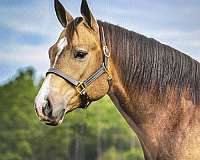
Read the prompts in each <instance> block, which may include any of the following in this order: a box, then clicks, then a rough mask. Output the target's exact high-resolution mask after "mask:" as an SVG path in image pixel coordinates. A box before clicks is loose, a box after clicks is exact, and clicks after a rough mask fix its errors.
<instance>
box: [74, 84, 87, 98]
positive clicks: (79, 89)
mask: <svg viewBox="0 0 200 160" xmlns="http://www.w3.org/2000/svg"><path fill="white" fill-rule="evenodd" d="M75 88H76V90H77V92H78V93H79V94H80V95H84V94H85V92H86V88H85V86H84V83H83V82H79V84H78V85H77V86H75Z"/></svg>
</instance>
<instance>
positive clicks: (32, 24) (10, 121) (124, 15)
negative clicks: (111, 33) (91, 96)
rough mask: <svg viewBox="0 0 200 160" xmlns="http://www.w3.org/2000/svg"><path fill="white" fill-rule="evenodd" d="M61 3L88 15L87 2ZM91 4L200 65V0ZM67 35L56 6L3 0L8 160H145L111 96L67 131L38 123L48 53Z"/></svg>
mask: <svg viewBox="0 0 200 160" xmlns="http://www.w3.org/2000/svg"><path fill="white" fill-rule="evenodd" d="M61 2H62V3H63V4H64V6H65V7H66V8H67V9H68V11H69V12H70V13H71V14H72V15H73V16H80V3H81V0H61ZM88 2H89V5H90V7H91V9H92V12H93V14H94V16H95V17H96V18H97V19H100V20H102V21H107V22H110V23H113V24H118V25H120V26H123V27H125V28H127V29H129V30H133V31H135V32H138V33H141V34H144V35H146V36H148V37H151V38H155V39H157V40H158V41H160V42H162V43H165V44H167V45H170V46H172V47H174V48H176V49H178V50H180V51H182V52H184V53H186V54H188V55H190V56H192V57H193V58H195V59H196V60H199V61H200V53H199V51H200V1H199V0H190V1H183V0H167V1H166V0H153V1H149V0H113V1H111V0H88ZM61 31H62V27H61V25H60V24H59V22H58V20H57V18H56V15H55V12H54V7H53V0H1V1H0V114H1V116H0V122H1V123H0V160H27V159H28V160H41V159H42V160H45V159H48V160H55V159H56V160H63V159H66V160H94V159H96V160H133V159H134V160H142V159H143V154H142V150H141V148H140V144H139V142H138V140H137V138H136V136H135V134H134V133H133V132H132V131H131V129H130V128H129V127H128V125H127V124H126V122H125V120H124V119H123V118H122V117H121V116H120V114H119V112H117V110H116V108H115V107H114V106H113V105H112V103H111V102H110V100H109V98H108V97H105V98H104V99H102V100H101V101H99V102H97V103H94V104H93V105H92V106H90V107H89V108H88V109H87V110H85V111H82V110H77V111H75V112H73V113H70V114H69V115H67V116H66V117H65V121H64V123H63V124H62V125H61V126H59V127H54V128H52V127H48V126H46V125H42V123H41V122H39V121H38V119H37V118H36V115H35V113H34V109H33V103H34V98H35V95H36V94H37V91H38V88H39V86H40V84H41V82H42V80H41V78H42V77H43V76H44V75H45V72H46V71H47V69H48V67H49V60H48V48H49V47H50V46H51V45H52V44H53V43H54V42H55V41H56V39H57V38H58V35H59V33H60V32H61ZM27 67H33V68H34V70H35V72H34V71H33V69H30V68H27ZM23 68H24V69H23ZM19 69H20V70H19ZM36 82H37V83H36Z"/></svg>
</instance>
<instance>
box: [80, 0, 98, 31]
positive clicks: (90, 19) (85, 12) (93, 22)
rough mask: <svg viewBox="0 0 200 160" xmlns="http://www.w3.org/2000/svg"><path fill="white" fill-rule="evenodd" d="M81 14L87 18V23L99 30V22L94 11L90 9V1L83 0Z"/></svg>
mask: <svg viewBox="0 0 200 160" xmlns="http://www.w3.org/2000/svg"><path fill="white" fill-rule="evenodd" d="M81 14H82V16H83V18H84V20H85V23H86V24H87V25H88V26H89V27H90V28H92V29H93V30H95V31H98V28H99V27H98V24H97V21H96V19H95V18H94V16H93V15H92V12H91V11H90V9H89V6H88V3H87V1H86V0H82V3H81Z"/></svg>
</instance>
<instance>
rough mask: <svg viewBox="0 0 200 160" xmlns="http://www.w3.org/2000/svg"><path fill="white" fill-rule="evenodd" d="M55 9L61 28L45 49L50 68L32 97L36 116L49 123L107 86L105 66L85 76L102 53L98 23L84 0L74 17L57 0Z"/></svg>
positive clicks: (95, 67)
mask: <svg viewBox="0 0 200 160" xmlns="http://www.w3.org/2000/svg"><path fill="white" fill-rule="evenodd" d="M55 10H56V15H57V17H58V20H59V21H60V23H61V24H62V26H63V27H64V30H63V31H62V32H61V34H60V36H59V39H58V40H57V42H56V43H55V44H54V45H53V46H52V47H51V48H50V49H49V57H50V66H51V70H49V72H48V74H47V76H46V78H45V80H44V82H43V84H42V87H41V89H40V91H39V93H38V95H37V97H36V100H35V109H36V112H37V115H38V117H39V119H40V120H41V121H44V122H45V123H46V124H50V125H58V124H60V123H61V122H62V120H63V117H64V115H65V113H67V112H70V111H72V110H74V109H76V108H79V107H80V106H81V105H83V104H82V103H85V104H84V105H87V103H88V102H91V101H95V100H98V99H100V98H101V97H103V96H104V95H105V94H106V93H107V92H108V89H109V84H108V81H107V79H108V75H107V74H106V72H105V70H104V71H103V72H102V74H101V76H98V75H96V76H94V77H93V78H92V79H88V78H89V77H90V76H91V75H94V73H96V71H98V69H99V68H102V67H101V66H102V62H103V61H104V59H105V57H104V55H103V53H104V52H103V51H104V50H103V49H102V43H101V36H100V31H99V26H98V24H97V21H96V20H95V18H94V17H93V15H92V13H91V11H90V9H89V7H88V4H87V2H86V0H83V1H82V4H81V14H82V16H83V17H78V18H75V19H74V18H73V17H72V16H71V15H70V14H69V13H68V12H67V11H66V10H65V9H64V7H63V6H62V4H61V3H60V2H59V1H58V0H55ZM52 69H53V70H52ZM104 69H105V68H104ZM65 77H67V79H66V78H65ZM69 77H70V78H69ZM85 80H87V81H85ZM81 82H86V83H87V84H82V83H81ZM91 82H92V83H91ZM88 97H89V101H88ZM84 101H86V102H84Z"/></svg>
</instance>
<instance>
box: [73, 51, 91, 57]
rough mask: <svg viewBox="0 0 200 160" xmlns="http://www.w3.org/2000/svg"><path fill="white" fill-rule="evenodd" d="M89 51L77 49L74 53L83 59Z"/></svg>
mask: <svg viewBox="0 0 200 160" xmlns="http://www.w3.org/2000/svg"><path fill="white" fill-rule="evenodd" d="M87 54H88V53H87V52H85V51H77V52H76V53H75V54H74V58H76V59H83V58H85V56H86V55H87Z"/></svg>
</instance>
